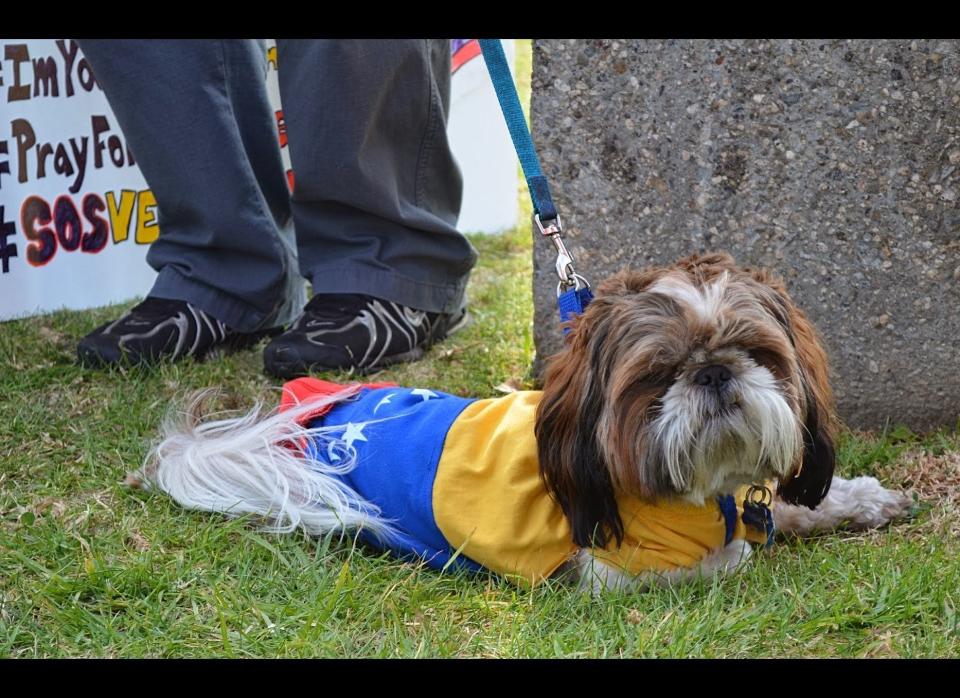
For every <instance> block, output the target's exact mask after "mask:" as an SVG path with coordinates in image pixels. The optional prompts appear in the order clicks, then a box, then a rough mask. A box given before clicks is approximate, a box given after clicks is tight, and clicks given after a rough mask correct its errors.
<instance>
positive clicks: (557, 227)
mask: <svg viewBox="0 0 960 698" xmlns="http://www.w3.org/2000/svg"><path fill="white" fill-rule="evenodd" d="M478 43H479V44H480V50H481V51H482V52H483V60H484V62H485V63H486V65H487V72H489V73H490V80H491V81H492V82H493V89H494V90H495V91H496V93H497V100H498V101H499V102H500V110H501V111H502V112H503V118H504V120H505V121H506V123H507V130H508V131H510V139H511V140H512V141H513V147H514V149H515V150H516V151H517V157H518V158H519V159H520V166H521V167H522V168H523V176H524V177H525V178H526V180H527V187H528V188H529V189H530V198H531V199H532V200H533V211H534V213H533V221H534V223H535V224H536V226H537V229H538V230H539V231H540V234H541V235H543V236H544V237H548V238H550V241H551V242H553V244H554V246H555V247H556V248H557V265H556V266H557V275H558V276H559V277H560V283H559V284H558V285H557V306H558V309H559V311H560V321H561V322H564V323H565V322H566V321H567V320H570V319H571V318H572V317H573V316H574V315H579V314H580V313H582V312H583V311H584V309H585V308H586V307H587V306H588V305H589V304H590V301H592V300H593V294H592V293H591V292H590V284H589V282H587V280H586V279H585V278H583V277H582V276H580V275H579V274H577V273H576V271H575V270H574V268H573V258H572V257H571V256H570V253H569V252H568V251H567V248H566V246H565V245H564V244H563V240H562V238H561V235H562V233H563V226H562V224H561V222H560V214H559V213H558V212H557V208H556V206H554V203H553V197H552V196H551V194H550V184H549V183H548V182H547V178H546V177H545V176H544V174H543V171H542V170H541V169H540V158H539V157H537V149H536V147H535V146H534V144H533V138H532V137H531V135H530V129H528V128H527V121H526V119H525V118H524V116H523V109H522V108H521V106H520V96H519V95H518V94H517V88H516V86H515V85H514V84H513V76H512V75H511V74H510V67H509V65H507V57H506V55H505V54H504V52H503V45H502V44H501V43H500V40H499V39H478ZM569 332H570V328H569V327H564V328H563V334H564V336H566V335H567V334H568V333H569Z"/></svg>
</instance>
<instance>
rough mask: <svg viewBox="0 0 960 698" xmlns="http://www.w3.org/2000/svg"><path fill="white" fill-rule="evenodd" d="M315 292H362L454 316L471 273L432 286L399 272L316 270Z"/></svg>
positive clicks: (314, 275) (313, 278) (340, 269)
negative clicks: (455, 279) (449, 281)
mask: <svg viewBox="0 0 960 698" xmlns="http://www.w3.org/2000/svg"><path fill="white" fill-rule="evenodd" d="M311 278H312V284H313V292H314V294H317V293H362V294H366V295H368V296H374V297H376V298H382V299H384V300H388V301H393V302H394V303H399V304H400V305H406V306H408V307H410V308H416V309H417V310H425V311H427V312H430V313H455V312H457V311H458V310H460V308H462V307H463V304H464V299H465V298H466V288H467V281H468V280H469V278H470V274H469V272H468V273H467V274H466V275H465V276H464V277H462V278H461V279H459V280H458V281H455V282H453V283H447V284H432V283H428V282H423V281H418V280H415V279H410V278H408V277H405V276H403V275H401V274H397V273H396V272H389V271H382V270H378V269H370V268H369V267H363V268H357V267H348V268H346V269H344V268H342V267H341V268H337V269H317V270H315V271H314V272H313V273H312V275H311Z"/></svg>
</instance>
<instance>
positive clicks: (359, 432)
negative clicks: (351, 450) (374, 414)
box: [343, 422, 367, 447]
mask: <svg viewBox="0 0 960 698" xmlns="http://www.w3.org/2000/svg"><path fill="white" fill-rule="evenodd" d="M365 426H367V423H366V422H360V423H359V424H354V423H353V422H347V430H346V431H345V432H343V440H344V441H346V442H347V447H350V446H353V442H354V441H366V440H367V437H366V436H364V435H363V428H364V427H365Z"/></svg>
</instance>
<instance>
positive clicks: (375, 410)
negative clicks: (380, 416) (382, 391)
mask: <svg viewBox="0 0 960 698" xmlns="http://www.w3.org/2000/svg"><path fill="white" fill-rule="evenodd" d="M394 395H396V393H390V394H388V395H386V396H385V397H384V398H383V399H382V400H381V401H380V402H378V403H377V406H376V407H374V408H373V413H374V414H376V413H377V410H379V409H380V406H381V405H389V404H390V398H392V397H393V396H394Z"/></svg>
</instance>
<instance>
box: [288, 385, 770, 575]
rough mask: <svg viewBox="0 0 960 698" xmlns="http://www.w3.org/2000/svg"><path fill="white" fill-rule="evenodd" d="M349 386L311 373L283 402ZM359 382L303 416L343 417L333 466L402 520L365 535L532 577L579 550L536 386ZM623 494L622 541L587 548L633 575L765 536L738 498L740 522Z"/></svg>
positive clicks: (435, 557)
mask: <svg viewBox="0 0 960 698" xmlns="http://www.w3.org/2000/svg"><path fill="white" fill-rule="evenodd" d="M345 387H346V386H342V385H338V384H336V383H330V382H327V381H321V380H317V379H315V378H299V379H297V380H294V381H290V382H288V383H286V384H285V385H284V388H283V398H282V402H281V406H280V409H281V411H283V410H284V409H287V408H289V407H291V406H294V405H297V404H301V403H305V402H309V401H310V400H312V399H316V398H317V397H320V396H329V395H332V394H335V393H338V392H340V391H342V390H344V389H345ZM354 390H355V394H354V395H353V396H352V397H350V398H348V399H346V400H344V401H342V402H338V403H335V404H333V405H327V406H325V407H321V408H319V409H318V411H317V412H316V413H309V414H307V415H306V416H305V417H304V418H303V419H302V423H304V424H305V425H307V426H309V427H311V428H313V427H319V426H323V427H328V428H329V427H336V428H335V429H333V431H332V434H333V435H334V436H335V437H338V438H340V439H342V440H343V442H345V443H346V444H347V445H348V446H351V447H353V448H354V449H355V450H356V465H355V467H354V468H353V469H352V470H351V471H350V472H347V473H345V474H343V475H339V476H338V477H340V478H341V479H342V480H343V482H344V483H345V484H347V485H349V486H350V487H351V488H352V489H353V490H354V491H356V492H357V493H358V494H359V495H360V496H361V497H363V498H364V499H366V500H368V501H370V502H372V503H374V504H376V505H377V506H378V507H379V508H380V510H381V512H382V515H383V516H384V517H385V518H387V519H390V520H391V521H392V523H393V526H394V528H395V530H396V532H395V533H393V534H390V535H387V536H386V537H385V538H384V539H376V538H374V537H373V536H372V535H365V534H364V533H363V532H361V536H363V538H364V540H365V541H367V542H369V543H370V544H372V545H373V546H375V547H377V548H379V549H389V550H390V551H392V552H393V553H395V554H396V555H398V556H400V557H404V558H411V557H412V558H420V559H422V560H424V561H425V562H426V563H427V564H428V565H430V566H431V567H435V568H438V569H441V568H444V567H446V566H450V567H458V568H466V569H470V570H477V571H479V570H483V569H488V570H491V571H493V572H495V573H497V574H499V575H503V576H506V577H509V578H511V579H512V580H514V581H515V582H522V583H529V584H537V583H538V582H540V581H542V580H544V579H546V578H547V577H549V576H550V575H551V574H553V573H554V572H555V571H556V570H557V568H558V567H559V566H560V565H561V564H563V562H564V561H566V560H567V559H568V558H570V557H571V556H572V555H573V554H574V553H575V552H576V551H577V550H578V547H577V546H576V544H575V543H574V542H573V538H572V533H571V530H570V525H569V523H568V521H567V519H566V517H565V516H564V514H563V510H562V509H561V508H560V505H559V504H558V503H557V502H556V501H555V500H554V499H553V498H552V497H551V496H550V494H549V493H548V492H547V490H546V488H545V487H544V484H543V481H542V479H541V477H540V469H539V465H538V461H537V445H536V439H535V436H534V418H535V414H536V409H537V404H538V403H539V401H540V396H541V393H540V392H539V391H520V392H515V393H511V394H510V395H507V396H505V397H500V398H492V399H470V398H462V397H457V396H455V395H449V394H446V393H442V392H439V391H433V390H425V389H410V388H401V387H398V386H396V385H393V384H387V383H380V384H368V385H365V386H361V387H359V389H356V388H355V389H354ZM341 428H342V432H340V433H337V432H339V431H340V429H341ZM305 452H306V454H307V456H308V458H313V459H317V460H320V461H323V462H326V463H330V464H336V463H337V461H338V460H339V459H340V455H339V454H340V453H342V451H339V450H337V449H333V448H326V449H325V448H324V446H323V445H322V443H320V442H317V441H311V442H310V443H309V444H308V445H307V447H306V449H305ZM736 501H737V502H740V501H742V496H741V493H738V497H737V500H736ZM617 504H618V506H619V509H620V516H621V518H622V519H623V524H624V539H623V543H622V545H620V546H619V547H617V546H616V542H615V541H613V542H612V543H611V545H610V546H608V548H606V549H604V550H599V549H594V550H593V551H592V552H593V554H594V555H596V556H597V557H598V558H599V559H601V560H603V561H604V562H606V563H607V564H611V565H614V566H616V567H618V568H620V569H623V570H625V571H627V572H629V573H630V574H634V575H635V574H638V573H640V572H643V571H661V572H663V571H668V570H672V569H676V568H678V567H692V566H694V565H696V564H697V563H698V562H699V561H700V560H702V559H703V557H704V556H706V555H707V554H708V553H709V552H710V551H712V550H716V549H718V548H720V547H722V546H723V545H724V544H725V543H726V542H727V541H728V540H729V539H744V538H745V539H747V540H750V541H753V542H759V543H763V542H765V541H766V539H767V537H766V534H765V533H764V532H763V531H759V530H756V529H754V528H753V527H748V526H746V525H744V523H743V522H742V519H741V514H742V509H741V508H740V506H739V505H737V516H736V519H735V523H734V522H733V521H732V520H731V519H730V518H729V517H728V518H725V517H724V514H723V513H722V512H721V510H720V506H719V505H718V504H717V503H716V502H708V503H707V504H705V505H703V506H698V505H693V504H689V503H686V502H682V501H678V500H670V501H660V502H656V503H650V502H645V501H643V500H640V499H638V498H635V497H631V496H628V495H619V496H618V497H617ZM728 527H729V530H728Z"/></svg>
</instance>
